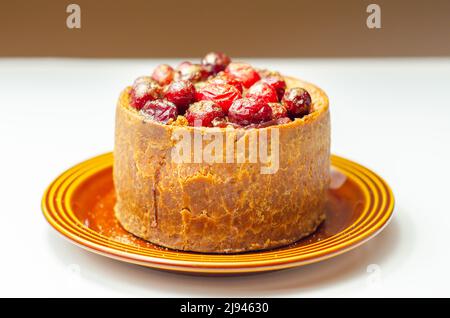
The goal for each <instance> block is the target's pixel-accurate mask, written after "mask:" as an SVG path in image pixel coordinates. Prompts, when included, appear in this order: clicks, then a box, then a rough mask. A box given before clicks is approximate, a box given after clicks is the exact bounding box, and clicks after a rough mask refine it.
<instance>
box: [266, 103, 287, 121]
mask: <svg viewBox="0 0 450 318" xmlns="http://www.w3.org/2000/svg"><path fill="white" fill-rule="evenodd" d="M268 105H269V106H270V108H272V119H279V118H284V117H287V110H286V108H285V107H284V106H283V105H282V104H280V103H269V104H268Z"/></svg>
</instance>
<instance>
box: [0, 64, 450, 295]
mask: <svg viewBox="0 0 450 318" xmlns="http://www.w3.org/2000/svg"><path fill="white" fill-rule="evenodd" d="M179 61H180V60H170V61H167V60H165V61H164V62H166V63H167V62H170V63H173V64H176V63H178V62H179ZM160 62H161V61H158V60H65V59H0V136H1V137H0V140H1V141H0V142H1V144H0V149H1V157H0V194H1V202H2V208H1V222H2V229H1V231H0V244H1V254H0V255H1V262H0V296H56V297H59V296H86V297H88V296H138V297H139V296H149V297H152V296H153V297H171V296H177V297H191V296H192V297H194V296H205V297H210V296H218V297H219V296H223V297H238V296H254V297H259V296H280V297H281V296H286V297H295V296H299V297H309V296H326V297H328V296H330V297H332V296H337V297H339V296H344V297H345V296H356V297H360V296H447V297H449V296H450V292H449V291H450V288H449V284H450V275H449V272H448V271H449V268H450V253H449V252H448V251H449V246H450V237H449V233H450V208H449V206H448V201H447V198H448V197H449V194H448V191H449V190H448V189H449V182H448V181H449V180H450V173H449V169H448V162H449V161H450V151H449V140H450V59H384V60H383V59H360V60H358V59H344V60H328V59H327V60H305V59H303V60H295V59H291V60H289V59H283V60H279V59H264V60H250V62H252V63H254V64H255V65H256V66H266V67H269V68H271V69H276V70H279V71H281V72H282V73H284V74H287V75H292V76H298V77H301V78H304V79H307V80H308V81H311V82H313V83H315V84H317V85H319V86H321V87H322V88H323V89H324V90H325V91H326V92H327V93H328V95H329V97H330V100H331V111H332V114H331V116H332V151H333V153H335V154H338V155H341V156H344V157H347V158H349V159H352V160H355V161H357V162H359V163H362V164H363V165H366V166H367V167H369V168H371V169H373V170H375V171H376V172H378V173H379V174H380V175H381V176H382V177H384V178H385V179H386V180H387V182H388V183H389V184H390V185H391V186H392V188H393V190H394V194H395V196H396V208H395V212H394V213H395V216H394V218H393V220H392V222H391V224H390V225H389V226H388V227H387V228H386V229H385V230H384V231H383V232H382V233H381V234H380V235H379V236H378V237H376V238H375V239H373V240H371V241H370V242H368V243H367V244H365V245H363V246H361V247H359V248H357V249H356V250H354V251H351V252H349V253H346V254H344V255H341V256H339V257H336V258H334V259H331V260H328V261H324V262H322V263H318V264H313V265H308V266H305V267H302V268H298V269H291V270H285V271H280V272H274V273H268V274H259V275H253V276H241V277H208V278H205V277H193V276H185V275H179V274H172V273H166V272H161V271H157V270H152V269H147V268H143V267H138V266H135V265H130V264H125V263H120V262H118V261H114V260H110V259H107V258H104V257H102V256H98V255H94V254H92V253H89V252H87V251H84V250H82V249H81V248H79V247H77V246H74V245H72V244H71V243H70V242H68V241H66V240H64V239H62V238H61V237H60V236H59V235H58V234H57V233H56V232H55V231H54V230H53V229H51V228H50V226H49V225H48V224H47V223H46V221H45V220H44V218H43V216H42V213H41V211H40V200H41V196H42V193H43V191H44V189H45V187H46V186H47V185H48V183H49V182H51V181H52V180H53V178H55V177H56V176H57V175H58V174H59V173H61V172H62V171H63V170H65V169H67V168H69V167H70V166H72V165H74V164H76V163H78V162H79V161H81V160H84V159H87V158H89V157H92V156H95V155H97V154H101V153H104V152H107V151H110V150H112V146H113V133H114V130H113V128H114V107H115V103H116V99H117V97H118V94H119V92H120V91H121V89H122V88H123V87H124V86H126V85H128V84H130V83H131V82H132V81H133V79H134V78H135V77H137V76H139V75H143V74H148V73H150V72H151V70H152V69H153V67H154V66H156V64H159V63H160Z"/></svg>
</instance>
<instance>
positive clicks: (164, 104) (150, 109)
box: [140, 99, 178, 124]
mask: <svg viewBox="0 0 450 318" xmlns="http://www.w3.org/2000/svg"><path fill="white" fill-rule="evenodd" d="M140 112H141V114H142V115H144V116H145V117H147V118H149V119H151V120H154V121H157V122H159V123H161V124H167V123H168V122H169V120H171V119H172V120H175V119H176V118H177V115H178V111H177V107H176V106H175V104H174V103H172V102H169V101H168V100H163V99H157V100H153V101H148V102H147V103H145V105H144V107H142V109H141V111H140Z"/></svg>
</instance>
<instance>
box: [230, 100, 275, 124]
mask: <svg viewBox="0 0 450 318" xmlns="http://www.w3.org/2000/svg"><path fill="white" fill-rule="evenodd" d="M228 119H229V120H230V121H231V122H233V123H236V124H239V125H243V126H246V125H250V124H260V123H262V122H265V121H269V120H271V119H272V109H271V108H270V106H269V105H267V104H265V103H261V102H259V101H258V100H254V99H249V98H241V99H238V100H236V101H234V102H233V104H232V105H231V107H230V109H229V110H228Z"/></svg>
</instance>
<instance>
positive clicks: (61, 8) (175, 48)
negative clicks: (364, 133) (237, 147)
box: [0, 0, 450, 57]
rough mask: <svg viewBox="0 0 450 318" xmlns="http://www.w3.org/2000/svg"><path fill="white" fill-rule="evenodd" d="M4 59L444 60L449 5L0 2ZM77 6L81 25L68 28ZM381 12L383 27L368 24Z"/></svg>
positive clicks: (351, 0)
mask: <svg viewBox="0 0 450 318" xmlns="http://www.w3.org/2000/svg"><path fill="white" fill-rule="evenodd" d="M0 3H1V4H0V56H75V57H77V56H81V57H180V56H199V55H203V54H204V53H205V52H206V51H210V50H222V51H225V52H227V53H229V54H230V55H233V56H257V57H259V56H261V57H271V56H283V57H284V56H286V57H334V56H338V57H351V56H450V1H449V0H430V1H423V0H422V1H407V0H390V1H377V0H372V1H364V0H346V1H324V0H317V1H313V0H311V1H295V0H274V1H265V0H259V1H256V0H246V1H245V0H240V1H238V0H222V1H215V0H192V1H163V0H159V1H144V0H128V1H125V0H119V1H106V0H91V1H87V0H72V1H61V0H60V1H51V0H41V1H37V0H27V1H24V0H20V1H5V0H2V1H1V2H0ZM70 3H77V4H79V5H80V6H81V20H82V22H81V23H82V28H81V29H80V30H76V29H72V30H71V29H68V28H67V27H66V17H67V15H68V14H67V13H66V7H67V5H68V4H70ZM370 3H377V4H379V5H380V6H381V19H382V29H378V30H377V29H372V30H371V29H368V28H367V27H366V19H367V16H368V13H366V7H367V5H368V4H370Z"/></svg>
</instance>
